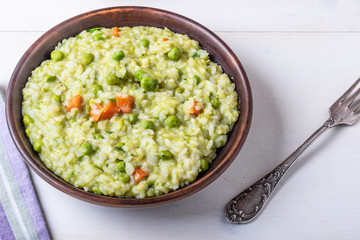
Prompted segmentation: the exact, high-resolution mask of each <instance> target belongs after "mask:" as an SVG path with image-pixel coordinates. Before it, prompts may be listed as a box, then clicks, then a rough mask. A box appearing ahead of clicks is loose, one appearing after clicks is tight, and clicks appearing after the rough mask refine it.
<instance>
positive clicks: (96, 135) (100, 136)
mask: <svg viewBox="0 0 360 240" xmlns="http://www.w3.org/2000/svg"><path fill="white" fill-rule="evenodd" d="M93 136H94V138H95V139H104V137H103V136H102V135H101V134H100V133H94V134H93Z"/></svg>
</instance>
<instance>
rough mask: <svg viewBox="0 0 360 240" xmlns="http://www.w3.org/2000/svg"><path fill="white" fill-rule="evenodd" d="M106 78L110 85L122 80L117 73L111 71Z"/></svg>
mask: <svg viewBox="0 0 360 240" xmlns="http://www.w3.org/2000/svg"><path fill="white" fill-rule="evenodd" d="M105 80H106V82H107V84H109V85H115V84H118V83H119V82H120V78H118V76H116V74H115V73H109V74H108V75H106V76H105Z"/></svg>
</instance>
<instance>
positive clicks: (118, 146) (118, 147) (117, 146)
mask: <svg viewBox="0 0 360 240" xmlns="http://www.w3.org/2000/svg"><path fill="white" fill-rule="evenodd" d="M123 146H125V143H123V142H119V143H117V144H116V145H115V146H114V149H115V150H116V151H123V152H124V149H123V148H122V147H123Z"/></svg>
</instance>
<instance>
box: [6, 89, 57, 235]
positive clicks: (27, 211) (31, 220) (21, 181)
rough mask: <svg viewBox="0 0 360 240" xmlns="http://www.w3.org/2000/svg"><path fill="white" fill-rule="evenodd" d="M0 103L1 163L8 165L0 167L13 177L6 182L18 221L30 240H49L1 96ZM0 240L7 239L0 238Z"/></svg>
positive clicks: (10, 211)
mask: <svg viewBox="0 0 360 240" xmlns="http://www.w3.org/2000/svg"><path fill="white" fill-rule="evenodd" d="M0 95H2V94H0ZM0 101H1V104H0V137H1V140H2V144H3V148H5V151H6V155H7V158H6V157H5V158H3V159H4V160H3V161H6V160H7V161H8V163H6V162H5V163H4V164H2V165H3V167H5V166H8V167H5V168H6V169H4V171H5V172H7V174H8V175H9V176H14V177H13V178H12V179H13V180H11V177H10V178H9V179H8V180H11V181H12V182H11V183H10V185H11V186H13V187H14V189H12V190H13V193H14V194H15V195H14V199H15V200H16V204H17V207H18V208H19V210H20V215H21V218H22V219H21V220H20V221H22V222H23V224H24V225H25V227H26V230H27V232H28V233H29V234H30V236H29V237H30V239H40V240H43V239H44V240H48V239H50V236H49V233H48V230H47V227H46V223H45V221H44V218H43V215H42V212H41V209H40V206H39V203H38V200H37V196H36V193H35V190H34V187H33V185H32V182H31V179H30V175H29V172H28V169H27V167H26V165H25V162H24V160H23V158H22V156H21V155H20V153H19V152H18V150H17V148H16V147H15V144H14V143H13V141H12V138H11V136H10V133H9V130H8V127H7V124H6V120H5V119H6V117H5V110H4V105H3V96H0ZM9 163H10V164H9ZM16 189H18V190H16ZM3 210H4V209H3ZM4 212H6V213H7V214H10V213H12V210H10V209H5V211H4ZM4 216H5V217H6V214H4ZM6 221H7V222H8V219H6ZM10 226H12V225H11V224H9V229H10V231H11V232H12V233H14V232H13V230H11V228H10ZM4 229H7V228H4V226H3V225H0V232H2V231H4ZM5 232H6V230H5ZM0 236H1V235H0ZM0 239H7V238H2V237H0Z"/></svg>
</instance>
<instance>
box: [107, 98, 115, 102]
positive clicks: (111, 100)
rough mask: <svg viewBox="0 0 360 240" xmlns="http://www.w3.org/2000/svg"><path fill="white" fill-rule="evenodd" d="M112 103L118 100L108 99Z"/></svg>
mask: <svg viewBox="0 0 360 240" xmlns="http://www.w3.org/2000/svg"><path fill="white" fill-rule="evenodd" d="M108 100H109V101H110V102H116V98H108Z"/></svg>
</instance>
